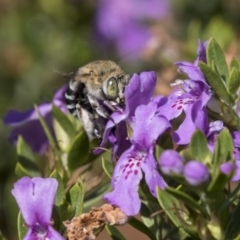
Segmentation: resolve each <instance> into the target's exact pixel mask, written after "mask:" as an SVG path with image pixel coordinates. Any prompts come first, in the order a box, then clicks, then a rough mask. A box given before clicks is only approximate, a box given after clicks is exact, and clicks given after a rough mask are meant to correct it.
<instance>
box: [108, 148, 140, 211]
mask: <svg viewBox="0 0 240 240" xmlns="http://www.w3.org/2000/svg"><path fill="white" fill-rule="evenodd" d="M132 155H133V157H132ZM134 156H135V151H134V149H133V148H131V149H129V150H127V151H126V152H125V153H123V154H122V156H121V157H120V159H119V160H118V162H117V165H116V167H115V169H114V173H113V177H112V187H113V191H112V192H110V193H107V194H105V195H104V197H103V198H104V199H105V200H107V201H108V202H109V203H111V204H114V205H116V206H118V207H119V208H120V209H121V210H122V211H123V212H124V213H125V214H126V215H128V216H133V215H136V214H138V212H139V210H140V206H141V201H140V199H139V195H138V185H139V183H140V180H141V179H142V171H141V169H140V164H137V162H136V161H135V159H134ZM132 164H134V166H133V165H132ZM131 166H132V167H131Z"/></svg>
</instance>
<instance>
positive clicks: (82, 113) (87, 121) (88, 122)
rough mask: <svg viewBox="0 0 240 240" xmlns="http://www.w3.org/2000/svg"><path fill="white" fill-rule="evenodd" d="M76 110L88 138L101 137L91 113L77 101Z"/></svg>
mask: <svg viewBox="0 0 240 240" xmlns="http://www.w3.org/2000/svg"><path fill="white" fill-rule="evenodd" d="M76 112H77V116H78V119H79V120H80V121H81V122H82V125H83V127H84V129H85V131H86V133H87V135H88V137H89V140H90V141H91V140H93V139H94V138H101V135H100V129H99V126H98V125H97V124H96V122H95V119H94V117H93V115H92V114H91V113H90V112H88V111H87V110H86V109H84V108H82V107H81V105H80V104H79V103H78V104H76Z"/></svg>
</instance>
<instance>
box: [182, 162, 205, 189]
mask: <svg viewBox="0 0 240 240" xmlns="http://www.w3.org/2000/svg"><path fill="white" fill-rule="evenodd" d="M183 174H184V177H185V179H186V181H187V182H188V183H189V184H190V185H192V186H198V185H200V184H202V183H204V182H206V181H207V180H208V179H209V171H208V168H207V167H206V166H205V165H204V164H203V163H201V162H198V161H194V160H192V161H189V162H188V163H187V164H186V165H185V167H184V170H183Z"/></svg>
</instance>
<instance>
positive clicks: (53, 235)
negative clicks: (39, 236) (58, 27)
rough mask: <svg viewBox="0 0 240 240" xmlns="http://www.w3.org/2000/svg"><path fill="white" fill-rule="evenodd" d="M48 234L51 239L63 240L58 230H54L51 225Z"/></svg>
mask: <svg viewBox="0 0 240 240" xmlns="http://www.w3.org/2000/svg"><path fill="white" fill-rule="evenodd" d="M48 235H49V238H50V240H63V239H65V238H63V237H62V236H61V235H60V234H59V233H58V232H57V231H56V230H54V229H53V228H52V227H51V226H49V227H48Z"/></svg>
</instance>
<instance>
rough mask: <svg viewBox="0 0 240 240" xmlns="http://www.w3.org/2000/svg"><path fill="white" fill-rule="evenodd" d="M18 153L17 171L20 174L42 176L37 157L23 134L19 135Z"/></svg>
mask: <svg viewBox="0 0 240 240" xmlns="http://www.w3.org/2000/svg"><path fill="white" fill-rule="evenodd" d="M17 155H18V163H17V165H16V169H15V172H16V173H17V174H18V176H22V174H25V175H28V176H30V177H37V176H40V171H39V169H38V166H37V164H36V157H35V155H34V153H33V152H32V150H31V148H30V147H29V146H28V145H27V143H26V142H25V141H24V139H23V138H22V137H21V136H19V137H18V141H17ZM19 174H20V175H19Z"/></svg>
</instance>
